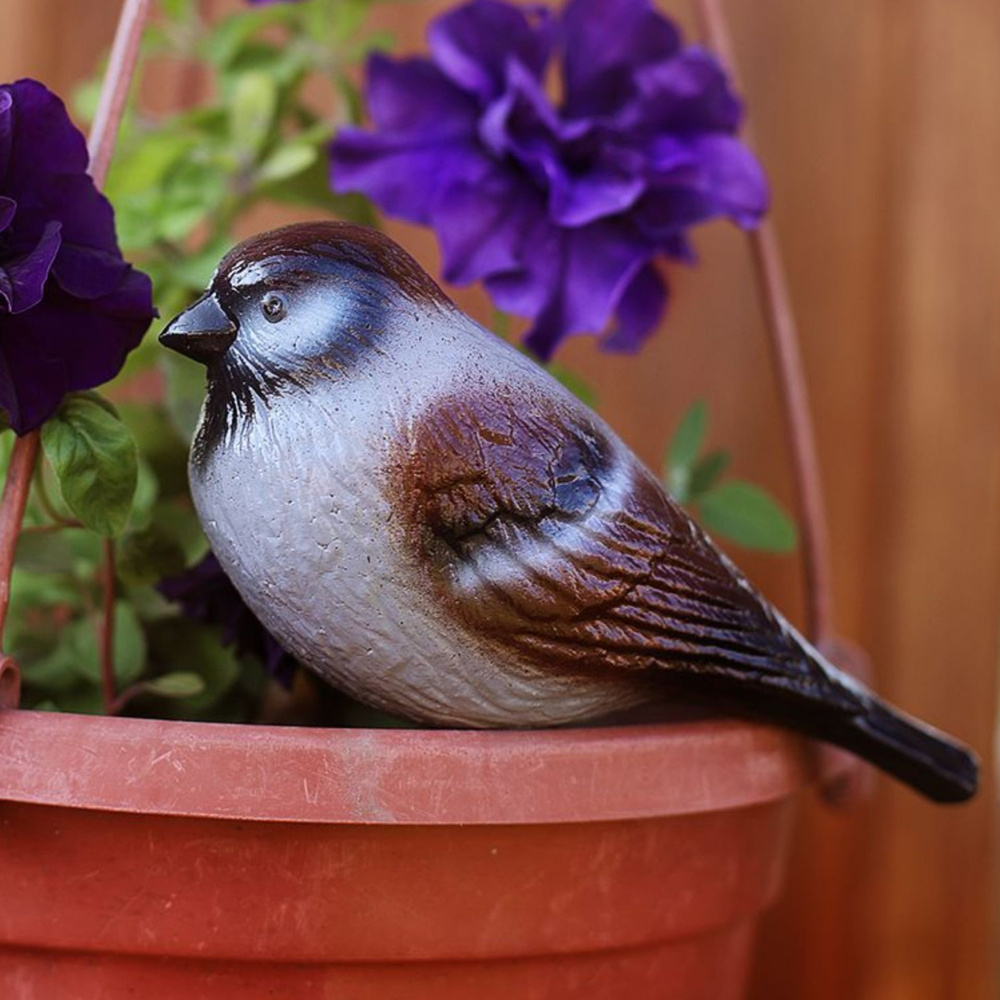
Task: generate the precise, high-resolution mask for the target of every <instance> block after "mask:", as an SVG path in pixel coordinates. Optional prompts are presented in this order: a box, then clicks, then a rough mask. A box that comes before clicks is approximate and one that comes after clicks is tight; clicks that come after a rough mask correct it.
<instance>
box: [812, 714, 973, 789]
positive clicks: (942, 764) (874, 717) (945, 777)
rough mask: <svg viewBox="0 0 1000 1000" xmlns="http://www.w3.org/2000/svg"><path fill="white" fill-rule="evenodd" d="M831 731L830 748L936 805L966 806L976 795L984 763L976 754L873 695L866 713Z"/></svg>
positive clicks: (838, 722)
mask: <svg viewBox="0 0 1000 1000" xmlns="http://www.w3.org/2000/svg"><path fill="white" fill-rule="evenodd" d="M831 721H833V720H831ZM830 730H831V731H830V732H829V733H828V734H826V738H827V739H828V740H829V741H830V742H831V743H836V744H837V745H838V746H842V747H843V748H844V749H845V750H850V751H851V752H852V753H856V754H857V755H858V756H859V757H864V758H865V759H866V760H870V761H871V762H872V763H873V764H874V765H875V766H876V767H880V768H882V770H884V771H887V772H888V773H889V774H891V775H893V776H894V777H896V778H899V780H900V781H905V782H906V784H908V785H910V786H911V787H913V788H915V789H916V790H917V791H918V792H922V793H923V794H924V795H926V796H927V797H928V798H931V799H933V800H934V801H935V802H964V801H965V800H966V799H969V798H971V797H972V796H973V795H975V793H976V786H977V785H978V782H979V761H978V760H977V759H976V756H975V754H974V753H972V751H971V750H969V749H968V748H967V747H964V746H962V744H960V743H957V742H956V741H954V740H952V739H951V738H950V737H948V736H946V735H945V734H944V733H940V732H938V731H937V730H936V729H932V728H931V727H930V726H927V725H924V723H922V722H919V721H917V720H916V719H912V718H910V717H909V716H906V715H904V714H903V713H902V712H897V711H896V710H895V709H893V708H890V707H889V706H888V705H885V704H883V703H882V702H880V701H878V700H877V699H876V698H874V697H873V696H869V697H868V698H865V710H864V711H863V712H862V713H860V714H858V715H854V716H847V717H843V716H841V717H840V719H838V720H836V721H835V722H833V724H832V725H831V726H830Z"/></svg>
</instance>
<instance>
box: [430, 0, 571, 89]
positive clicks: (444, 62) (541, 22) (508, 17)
mask: <svg viewBox="0 0 1000 1000" xmlns="http://www.w3.org/2000/svg"><path fill="white" fill-rule="evenodd" d="M553 29H554V25H553V22H552V17H551V15H550V14H549V12H548V11H547V10H546V9H545V8H544V7H512V6H511V5H510V4H506V3H499V2H497V0H473V2H472V3H468V4H465V5H464V6H462V7H456V8H454V9H453V10H450V11H448V12H447V13H445V14H442V15H441V16H440V17H439V18H437V19H436V20H435V21H434V22H433V23H432V24H431V26H430V29H429V31H428V33H427V41H428V46H429V48H430V52H431V56H432V57H433V59H434V62H435V63H436V64H437V65H438V67H439V68H440V69H441V70H442V72H444V74H445V75H446V76H447V77H448V78H449V79H450V80H451V81H452V82H453V83H454V84H455V85H456V86H458V87H460V88H461V89H462V90H464V91H467V92H468V93H470V94H475V95H476V96H477V97H478V98H479V99H480V100H481V101H483V102H488V101H491V100H492V99H493V98H495V97H496V96H497V95H498V94H499V93H500V91H501V90H502V89H503V86H504V80H505V66H506V63H507V61H508V59H516V60H517V61H518V62H519V63H520V64H521V65H522V66H524V67H525V68H526V69H527V70H528V71H530V72H531V73H532V74H533V75H534V76H535V77H540V76H541V74H542V72H543V70H544V68H545V64H546V63H547V62H548V59H549V54H550V52H551V50H552V43H553V38H554V30H553ZM500 43H502V44H500Z"/></svg>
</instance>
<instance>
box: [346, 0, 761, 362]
mask: <svg viewBox="0 0 1000 1000" xmlns="http://www.w3.org/2000/svg"><path fill="white" fill-rule="evenodd" d="M526 10H528V9H526V8H519V7H516V6H513V5H510V4H507V3H504V2H502V0H472V2H470V3H466V4H464V5H462V6H459V7H457V8H455V9H453V10H451V11H450V12H448V13H446V14H445V15H443V16H442V17H441V18H439V19H438V20H437V21H436V22H435V23H434V26H433V27H432V28H431V30H430V47H431V53H432V56H433V59H434V63H433V64H431V63H429V62H428V61H426V60H419V59H417V60H408V61H402V62H392V61H391V60H388V59H385V58H384V57H380V59H379V60H378V61H374V62H373V63H372V69H371V71H370V74H369V95H368V97H369V110H370V114H371V117H372V120H373V123H374V130H373V131H359V130H347V131H345V132H344V133H343V134H342V136H341V137H340V138H339V139H338V140H337V142H335V143H334V145H333V170H334V183H335V184H336V186H337V188H338V190H356V191H362V192H364V193H366V194H368V195H369V196H370V197H372V198H373V199H374V200H375V201H376V203H377V204H378V205H380V206H381V207H382V209H383V210H385V211H387V212H389V213H391V214H394V215H398V216H401V217H403V218H406V219H410V220H413V221H417V222H421V223H424V224H427V225H431V226H433V228H434V230H435V231H436V233H437V236H438V241H439V243H440V245H441V248H442V255H443V259H444V273H445V277H446V278H447V279H448V280H450V281H454V282H457V283H466V282H470V281H475V280H482V281H483V282H484V284H485V286H486V289H487V291H488V292H489V294H490V296H491V297H492V298H493V301H494V302H495V303H496V305H497V306H498V307H499V308H501V309H505V310H507V311H509V312H512V313H515V314H516V315H520V316H525V317H527V318H529V319H530V320H531V321H532V325H531V329H530V331H529V334H528V338H527V340H528V343H529V345H530V346H531V347H532V349H533V350H534V351H535V352H536V353H537V354H539V355H540V356H541V357H543V358H547V357H549V356H550V355H551V353H552V352H553V351H554V350H555V348H556V346H557V345H558V344H559V342H560V341H561V340H562V339H563V338H565V337H567V336H571V335H573V334H576V333H582V332H591V333H601V332H604V331H606V330H607V329H608V326H609V323H610V321H611V318H612V316H616V317H617V319H616V323H617V325H616V326H615V328H614V332H612V333H610V334H608V335H607V336H606V337H605V339H604V342H603V346H605V347H607V348H608V349H618V350H632V349H634V348H635V347H636V346H637V345H638V344H639V343H641V342H642V340H643V339H644V338H645V337H646V336H648V334H649V332H650V331H651V330H652V329H653V328H654V327H655V326H656V324H657V322H658V321H659V318H660V316H661V315H662V313H663V310H664V308H665V304H666V291H665V286H664V284H663V281H662V279H661V278H660V276H659V275H658V273H657V272H656V271H655V269H653V268H652V266H651V262H652V261H653V258H654V257H656V256H666V257H670V258H673V259H677V260H683V261H687V262H692V261H693V260H694V253H693V251H692V249H691V244H690V241H689V239H688V236H687V230H688V229H689V228H690V227H691V226H692V225H695V224H697V223H700V222H703V221H705V220H707V219H711V218H715V217H718V216H727V217H729V218H730V219H733V220H734V221H735V222H736V223H737V224H739V225H741V226H752V225H755V224H756V222H757V221H758V220H759V218H760V216H761V214H762V213H763V212H764V211H765V210H766V207H767V186H766V183H765V180H764V176H763V172H762V170H761V169H760V165H759V164H758V163H757V160H756V159H755V158H754V157H753V155H752V154H751V153H750V152H749V151H748V150H747V149H746V148H745V147H744V146H743V145H741V144H740V143H739V141H738V140H737V139H736V138H735V136H734V134H733V133H734V132H735V130H736V128H737V126H738V125H739V122H740V118H741V106H740V103H739V101H738V99H737V98H736V96H735V95H734V94H733V93H732V91H731V89H730V87H729V83H728V81H727V79H726V76H725V73H724V71H723V69H722V67H721V66H720V65H719V64H718V62H717V61H716V60H715V59H714V58H713V57H712V56H711V55H709V54H708V53H706V52H704V51H702V50H700V49H698V48H696V47H689V48H682V46H681V41H680V36H679V34H678V31H677V29H676V27H675V26H674V25H673V24H672V23H671V22H670V21H669V20H668V19H666V18H665V17H663V16H662V15H661V14H660V13H659V12H658V11H657V9H656V7H655V6H654V5H653V3H652V2H651V0H570V2H569V4H568V6H567V7H566V8H565V9H564V10H563V12H562V14H561V15H557V17H556V20H555V21H550V20H546V19H544V18H540V17H539V15H538V14H537V13H536V12H535V11H534V9H530V10H529V12H528V13H526ZM553 31H554V33H555V34H556V35H557V36H558V41H559V46H558V51H557V49H556V48H554V47H553V45H552V37H553ZM560 56H561V59H562V70H563V80H564V100H563V103H562V105H561V106H557V105H555V104H554V103H553V101H552V100H551V98H550V96H549V91H548V88H547V80H548V79H549V70H550V69H551V68H552V66H551V60H552V59H553V58H559V57H560Z"/></svg>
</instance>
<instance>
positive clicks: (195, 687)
mask: <svg viewBox="0 0 1000 1000" xmlns="http://www.w3.org/2000/svg"><path fill="white" fill-rule="evenodd" d="M142 688H143V690H144V691H147V692H148V693H149V694H155V695H159V696H160V697H161V698H193V697H195V696H196V695H199V694H201V693H202V692H203V691H204V690H205V682H204V681H203V680H202V679H201V678H200V677H199V676H198V675H197V674H195V673H191V672H190V671H186V670H178V671H175V672H174V673H171V674H163V675H162V676H161V677H155V678H153V680H151V681H145V682H144V683H143V685H142Z"/></svg>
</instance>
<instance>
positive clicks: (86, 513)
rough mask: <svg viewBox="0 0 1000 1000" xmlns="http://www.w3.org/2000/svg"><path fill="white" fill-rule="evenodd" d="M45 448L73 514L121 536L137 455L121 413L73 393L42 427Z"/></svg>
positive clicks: (100, 530) (106, 532) (90, 525)
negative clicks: (115, 412)
mask: <svg viewBox="0 0 1000 1000" xmlns="http://www.w3.org/2000/svg"><path fill="white" fill-rule="evenodd" d="M42 447H43V449H44V450H45V456H46V458H47V459H48V460H49V462H50V463H51V465H52V468H53V469H54V470H55V473H56V477H57V478H58V480H59V489H60V491H61V492H62V496H63V500H65V501H66V505H67V506H68V507H69V509H70V510H71V511H72V512H73V514H74V516H76V517H77V518H79V519H80V520H81V521H82V522H83V523H84V524H85V525H86V526H87V527H88V528H91V529H92V530H94V531H96V532H97V533H98V534H100V535H105V536H109V537H116V536H117V535H120V534H121V533H122V531H124V530H125V526H126V525H127V524H128V519H129V514H130V513H131V510H132V500H133V498H134V496H135V487H136V481H137V477H138V458H137V455H136V448H135V442H134V441H133V440H132V435H131V434H130V433H129V430H128V428H127V427H126V426H125V424H123V423H122V422H121V420H120V419H119V418H118V416H117V415H115V414H113V413H112V412H110V411H109V410H108V409H107V404H105V403H104V402H103V401H100V402H98V401H96V400H95V399H94V397H93V396H92V395H85V394H82V393H74V394H72V395H69V396H67V397H66V399H65V400H64V402H63V404H62V406H60V407H59V410H58V412H57V413H56V415H55V416H54V417H53V418H52V419H51V420H49V421H48V422H47V423H45V424H44V425H43V426H42Z"/></svg>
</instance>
